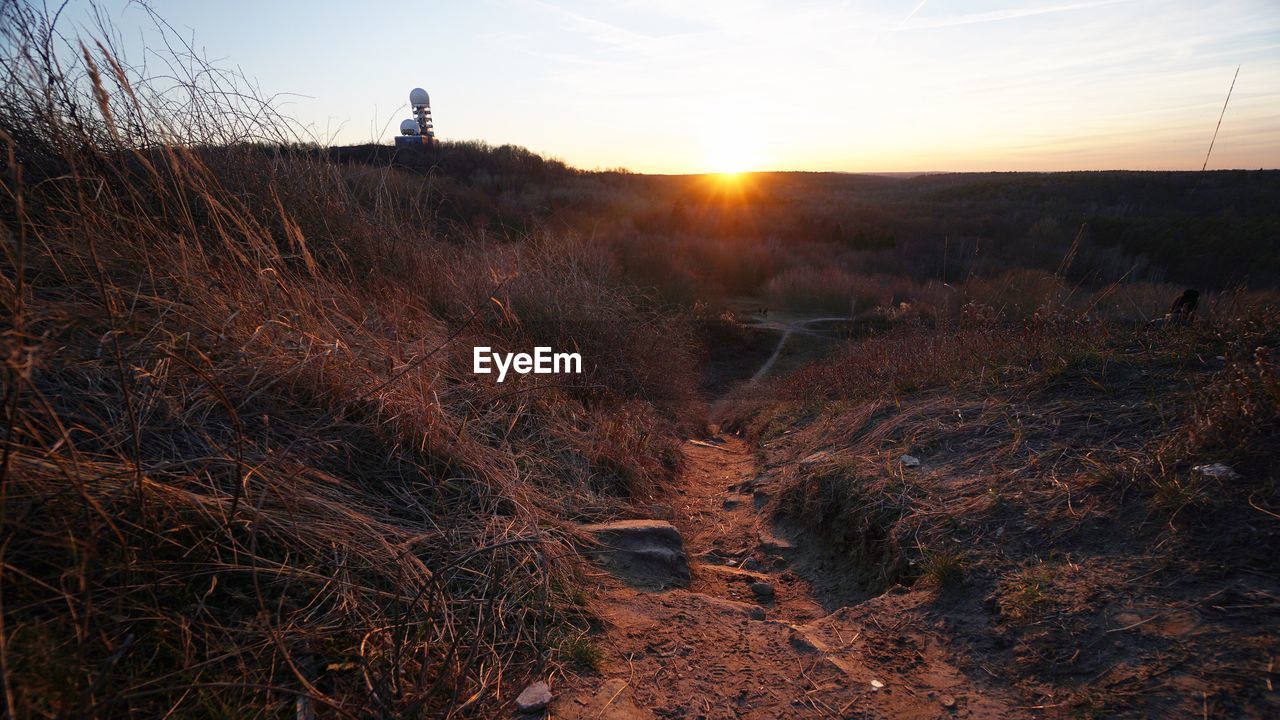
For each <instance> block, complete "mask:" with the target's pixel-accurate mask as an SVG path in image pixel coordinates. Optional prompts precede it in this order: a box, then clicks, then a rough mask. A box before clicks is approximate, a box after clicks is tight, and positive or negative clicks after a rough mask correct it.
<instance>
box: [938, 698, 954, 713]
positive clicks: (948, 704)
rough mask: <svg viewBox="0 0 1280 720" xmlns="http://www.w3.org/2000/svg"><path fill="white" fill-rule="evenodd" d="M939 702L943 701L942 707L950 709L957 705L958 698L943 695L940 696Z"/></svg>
mask: <svg viewBox="0 0 1280 720" xmlns="http://www.w3.org/2000/svg"><path fill="white" fill-rule="evenodd" d="M938 702H940V703H942V707H944V708H947V709H948V710H950V709H952V708H954V707H955V706H956V699H955V698H953V697H951V696H950V695H943V696H942V697H940V698H938Z"/></svg>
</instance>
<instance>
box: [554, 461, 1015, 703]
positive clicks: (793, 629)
mask: <svg viewBox="0 0 1280 720" xmlns="http://www.w3.org/2000/svg"><path fill="white" fill-rule="evenodd" d="M685 451H686V453H687V457H688V465H687V468H686V470H685V472H684V473H683V476H682V478H681V482H680V484H679V486H678V487H677V488H675V489H674V490H673V498H674V500H673V503H672V515H673V516H672V518H671V521H672V522H673V524H675V525H676V526H677V527H678V528H679V529H680V531H681V533H682V534H683V536H684V540H685V549H686V552H687V553H688V555H689V558H690V565H691V569H692V581H691V583H690V586H689V587H688V588H687V589H675V590H667V591H660V592H655V591H646V590H640V589H635V588H632V587H629V586H627V585H626V584H624V583H623V582H621V581H619V580H618V579H616V578H614V577H612V576H610V575H608V574H607V573H605V572H604V571H603V570H597V571H596V572H597V573H598V574H597V576H596V577H595V578H593V579H594V580H596V581H598V582H599V583H600V586H601V591H600V593H599V596H598V598H597V600H596V602H595V605H594V609H595V611H596V612H597V613H598V614H599V616H600V617H601V619H602V620H603V621H604V623H605V630H604V632H603V633H602V634H601V635H598V636H596V638H595V641H596V642H597V644H598V645H599V647H600V648H601V650H602V651H603V653H604V661H603V663H602V665H601V668H600V671H599V672H598V673H585V674H583V675H580V676H577V677H570V678H557V679H554V680H553V683H554V684H556V685H558V686H559V687H558V690H557V698H556V700H555V701H554V702H553V703H552V705H551V707H550V708H549V711H548V716H549V717H555V718H575V719H578V718H612V719H614V720H619V719H634V718H827V717H831V718H935V717H941V718H948V717H968V718H996V717H1009V716H1016V715H1017V713H1016V712H1011V711H1010V707H1009V705H1010V703H1008V702H1005V701H1004V700H1002V699H1001V696H1000V694H999V693H998V692H996V691H993V690H992V689H990V688H988V687H986V686H985V682H984V680H983V678H981V677H978V678H975V677H972V676H966V675H965V674H964V673H962V672H960V671H959V670H958V669H957V668H956V667H955V665H954V664H953V662H952V656H951V653H950V652H949V650H948V648H947V647H945V646H944V641H943V640H941V637H942V633H940V632H934V631H933V630H932V629H930V628H920V627H911V626H910V625H911V624H910V623H907V622H905V621H903V620H902V619H901V618H899V617H898V616H896V614H895V613H894V598H893V596H888V595H887V596H882V597H879V598H874V599H871V600H869V601H867V602H863V603H859V604H856V605H852V606H849V607H838V608H832V607H830V606H831V605H832V603H831V602H830V601H829V600H828V607H827V608H824V607H823V605H822V604H821V603H820V602H819V601H818V599H816V597H815V593H814V590H813V587H812V585H811V581H813V580H814V579H819V580H821V581H822V582H823V583H824V585H825V584H826V581H827V580H829V578H823V577H821V573H820V572H819V571H816V570H811V569H809V568H811V567H816V565H814V564H813V563H810V562H809V561H808V560H807V559H806V558H805V553H804V551H803V549H802V548H796V547H792V546H791V545H790V543H788V542H787V541H786V540H785V539H783V538H782V537H780V536H779V535H778V530H777V529H776V528H774V527H772V526H771V525H770V523H769V522H768V521H767V519H766V518H765V517H764V516H763V515H762V514H761V513H760V512H759V511H758V510H757V504H758V503H760V502H761V501H762V500H763V499H764V495H765V493H767V488H761V489H758V490H757V491H756V492H757V496H756V497H754V498H753V496H752V495H751V494H749V493H750V490H748V491H747V492H746V493H743V492H740V488H743V487H750V486H751V485H752V483H753V482H754V481H756V478H757V468H756V463H755V461H754V458H753V456H752V454H751V452H750V450H749V448H748V447H747V446H746V444H745V443H743V442H742V441H741V440H739V439H737V438H734V437H729V436H716V437H714V438H712V439H711V440H710V441H709V442H707V441H690V442H689V443H687V445H686V447H685ZM744 483H745V486H744ZM744 565H745V566H747V567H750V568H755V571H754V572H752V571H748V570H747V569H746V568H744V567H742V566H744ZM750 581H755V582H767V583H769V584H770V585H771V586H772V587H773V588H774V597H773V598H771V599H764V598H761V597H760V596H758V595H757V594H756V593H754V592H753V591H752V590H751V588H750ZM757 608H763V610H764V613H763V619H761V614H760V610H759V609H757ZM828 610H833V611H832V612H828ZM904 617H905V616H904Z"/></svg>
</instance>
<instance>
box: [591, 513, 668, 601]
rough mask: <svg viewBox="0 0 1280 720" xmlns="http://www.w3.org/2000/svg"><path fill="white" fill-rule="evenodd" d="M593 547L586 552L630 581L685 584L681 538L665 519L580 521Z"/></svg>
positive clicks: (651, 584) (658, 584) (645, 583)
mask: <svg viewBox="0 0 1280 720" xmlns="http://www.w3.org/2000/svg"><path fill="white" fill-rule="evenodd" d="M581 530H582V531H583V532H585V533H587V534H588V535H590V536H591V538H592V539H593V540H595V542H596V547H594V548H592V549H591V550H590V551H589V553H590V554H591V555H593V556H594V557H595V558H596V559H597V560H600V561H601V562H603V563H604V565H605V566H606V567H607V568H609V570H610V571H611V572H612V573H613V574H615V575H617V576H618V577H620V578H622V579H623V580H626V581H627V582H629V583H632V584H636V585H641V586H648V587H658V588H670V587H688V585H689V558H688V557H687V556H686V555H685V552H684V539H683V538H682V537H681V536H680V531H679V530H676V528H675V526H674V525H672V524H671V523H669V522H666V521H665V520H619V521H617V522H611V523H602V524H598V525H583V526H582V527H581Z"/></svg>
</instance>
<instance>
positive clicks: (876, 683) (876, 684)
mask: <svg viewBox="0 0 1280 720" xmlns="http://www.w3.org/2000/svg"><path fill="white" fill-rule="evenodd" d="M871 687H873V688H875V689H877V690H879V689H880V688H882V687H884V683H882V682H880V681H879V680H872V681H871Z"/></svg>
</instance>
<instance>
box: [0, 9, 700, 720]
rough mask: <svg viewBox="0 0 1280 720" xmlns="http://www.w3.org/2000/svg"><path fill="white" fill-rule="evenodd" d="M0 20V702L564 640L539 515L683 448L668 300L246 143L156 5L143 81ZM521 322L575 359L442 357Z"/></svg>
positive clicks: (568, 625)
mask: <svg viewBox="0 0 1280 720" xmlns="http://www.w3.org/2000/svg"><path fill="white" fill-rule="evenodd" d="M0 18H2V20H3V21H2V22H0V25H2V26H3V27H4V30H3V31H0V32H3V35H4V37H3V45H4V48H5V50H4V57H3V64H2V66H0V69H2V70H3V75H4V85H3V87H4V90H3V92H2V93H0V129H2V130H3V133H2V134H0V145H3V151H4V153H5V155H4V161H3V182H2V187H0V217H2V218H3V230H2V232H3V238H2V239H3V243H0V253H2V254H0V304H2V306H3V312H2V313H0V314H2V315H3V318H4V319H3V320H0V344H2V348H3V350H2V352H3V397H2V398H0V401H2V403H3V407H4V414H3V422H2V423H0V433H2V434H0V442H2V443H3V459H2V460H0V518H2V520H0V522H2V523H3V533H2V538H0V603H2V606H3V607H2V608H0V622H2V625H0V674H2V675H3V680H4V682H3V696H4V702H5V710H6V716H7V717H12V718H39V717H85V718H88V717H157V718H158V717H228V716H236V717H240V716H266V717H280V716H289V717H295V716H296V717H299V718H303V717H313V716H322V717H427V716H430V717H454V716H464V715H465V716H479V717H488V716H492V714H493V713H494V712H496V711H497V709H498V708H499V707H501V706H503V705H504V704H505V703H508V702H510V700H511V698H512V697H513V694H512V687H513V686H515V691H518V690H519V684H520V683H522V682H524V681H525V680H526V679H527V678H528V677H529V676H530V675H531V674H532V673H533V672H534V671H535V670H536V669H538V668H540V667H542V666H543V665H544V664H545V663H546V662H548V660H551V661H553V662H559V661H561V660H558V659H557V657H558V656H556V655H554V654H552V653H551V650H552V649H554V648H556V647H562V648H568V650H567V657H568V660H567V661H572V662H588V661H589V660H590V658H591V655H590V653H589V652H588V651H587V650H585V649H583V648H581V647H579V646H578V645H575V643H577V642H578V641H577V640H576V638H578V637H579V635H580V628H581V627H582V626H583V625H582V623H583V620H582V618H583V613H584V608H583V603H582V598H581V597H580V591H579V590H578V589H577V582H576V580H575V579H574V578H573V575H572V573H573V569H572V563H571V562H569V559H570V556H571V555H572V544H571V543H570V542H569V539H570V538H569V534H570V531H569V530H567V529H566V527H567V524H566V523H565V522H564V520H565V519H566V518H569V517H588V518H600V517H606V516H609V515H610V514H612V513H615V512H617V511H618V508H619V507H620V505H621V503H622V502H624V501H625V500H626V499H628V498H631V497H640V496H644V495H645V494H646V493H649V492H652V491H653V489H654V488H655V487H656V486H657V485H658V484H659V483H661V482H662V481H664V480H665V479H666V478H667V477H669V476H670V475H671V473H673V472H674V471H675V469H676V468H677V467H678V464H679V462H680V457H679V453H678V446H677V444H676V440H675V432H676V429H677V428H678V426H679V425H680V424H681V423H683V422H687V417H688V416H687V415H685V414H683V413H685V412H688V410H687V408H689V407H693V406H694V403H693V402H692V392H693V387H694V381H695V376H694V373H693V372H692V369H691V368H692V364H691V363H692V360H691V358H692V353H691V352H689V351H687V350H686V349H685V348H686V345H685V340H684V338H685V337H686V335H685V333H686V331H685V330H684V326H683V325H682V324H681V322H680V321H678V320H675V319H673V318H671V317H669V316H665V315H662V314H659V313H657V312H656V311H654V310H652V309H647V306H646V301H645V298H644V297H643V296H640V295H638V294H636V293H635V292H634V291H630V290H627V289H625V287H624V286H622V285H621V284H620V283H619V282H618V281H617V278H616V277H615V275H614V270H613V268H612V265H611V263H610V261H609V259H608V257H607V256H605V255H604V254H603V253H602V252H601V251H600V250H599V249H598V248H593V247H591V246H590V245H588V244H586V243H583V242H580V241H577V240H574V239H573V238H569V237H558V238H547V237H535V238H531V239H529V240H528V241H527V242H524V243H518V244H508V243H497V242H493V241H488V240H479V239H478V240H477V241H475V242H473V243H468V244H462V245H459V244H450V243H443V242H439V241H438V240H436V239H435V238H433V237H432V236H430V235H429V234H427V233H425V232H424V231H423V230H422V227H423V226H424V225H423V223H422V220H423V217H424V213H426V212H427V209H426V208H424V207H422V206H421V204H420V203H419V202H418V197H419V194H420V193H419V185H420V183H421V181H420V180H419V179H416V178H412V179H411V180H412V182H410V181H409V180H406V178H405V177H403V176H401V175H400V174H399V173H398V172H397V171H395V170H391V169H384V170H382V171H380V172H376V173H371V172H369V171H368V170H367V169H353V168H349V167H344V166H338V165H331V164H329V163H328V162H327V161H323V160H317V159H314V158H307V157H305V156H299V155H297V154H293V155H290V154H287V153H278V152H274V151H272V150H270V149H268V148H267V146H265V145H261V144H255V143H272V144H278V143H280V142H282V141H283V140H287V139H289V138H290V137H292V136H291V135H290V134H289V132H290V131H289V129H288V127H287V125H282V124H281V123H280V122H279V118H277V117H276V116H275V115H274V113H273V112H272V111H271V105H270V103H268V102H264V101H260V100H258V99H257V98H256V96H254V95H253V94H252V93H251V92H250V90H249V89H248V88H247V87H246V86H245V85H244V84H243V83H242V82H241V81H240V80H239V79H238V78H237V77H236V76H234V75H230V74H226V73H220V72H218V71H216V70H214V69H212V68H210V67H209V66H208V65H207V64H204V63H202V62H200V60H199V58H197V57H196V56H195V55H194V54H193V53H191V52H190V50H189V49H181V48H182V45H181V43H180V42H179V41H178V40H177V38H176V37H174V36H173V35H172V34H171V33H170V34H168V35H166V37H167V38H169V39H170V40H172V41H174V42H175V43H176V44H175V45H173V47H175V48H178V50H177V51H176V53H175V54H174V55H173V56H172V57H171V58H169V61H168V67H167V69H166V72H164V73H159V74H158V77H159V79H156V78H157V74H156V73H152V75H151V76H150V77H151V78H152V79H151V80H150V81H149V82H148V81H142V82H140V81H139V76H140V75H142V74H143V73H142V69H141V68H135V67H132V66H129V65H127V64H125V63H124V62H123V61H122V60H120V59H119V55H118V54H117V53H115V52H114V51H113V49H112V48H111V47H110V46H109V45H107V44H102V43H97V44H95V43H87V44H76V42H75V41H73V40H72V41H68V40H66V39H64V38H63V37H62V36H61V35H60V34H59V29H58V28H57V27H54V26H53V25H52V24H51V18H49V17H47V16H44V15H42V14H40V13H39V12H38V11H36V10H33V9H31V8H30V7H29V6H28V5H26V4H25V3H21V2H7V1H6V2H3V3H0ZM157 22H159V21H157ZM159 27H160V28H161V29H162V30H163V29H164V26H163V25H160V26H159ZM105 36H106V37H109V36H110V35H109V33H108V34H106V35H105ZM153 62H154V60H153ZM153 70H154V68H153ZM534 343H543V344H555V345H558V346H562V347H573V348H578V349H580V350H581V351H582V352H583V354H584V356H585V357H586V358H588V364H589V367H588V368H587V372H586V373H585V374H584V375H581V376H574V377H573V379H572V381H570V382H563V381H561V382H558V383H546V382H542V381H535V380H533V379H532V376H530V377H528V378H524V379H517V380H512V381H508V382H507V383H504V384H503V385H501V386H497V385H495V384H494V383H492V382H491V381H489V382H486V381H484V380H482V379H480V378H477V376H475V375H472V374H471V372H470V365H469V363H470V348H471V347H472V346H473V345H479V344H484V345H491V346H494V347H495V348H499V349H503V348H510V349H513V350H515V349H527V348H529V347H531V346H532V344H534ZM575 648H576V649H575Z"/></svg>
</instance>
